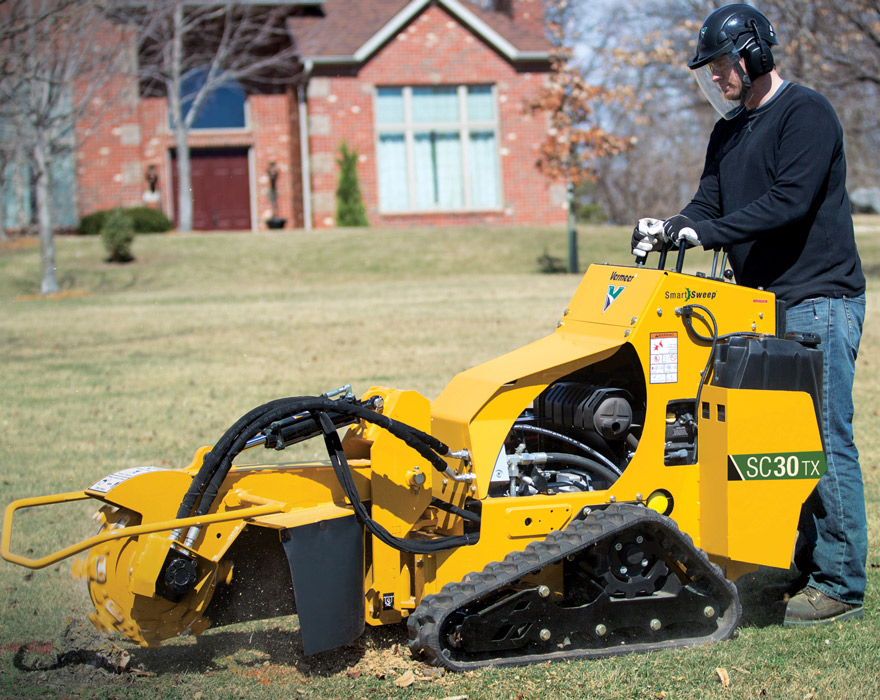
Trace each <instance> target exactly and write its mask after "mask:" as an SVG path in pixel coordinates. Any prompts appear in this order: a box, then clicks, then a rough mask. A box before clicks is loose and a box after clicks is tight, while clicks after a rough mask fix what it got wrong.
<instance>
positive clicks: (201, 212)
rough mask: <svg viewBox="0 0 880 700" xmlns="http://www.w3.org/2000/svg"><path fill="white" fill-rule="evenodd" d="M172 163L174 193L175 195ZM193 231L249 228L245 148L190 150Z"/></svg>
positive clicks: (249, 200)
mask: <svg viewBox="0 0 880 700" xmlns="http://www.w3.org/2000/svg"><path fill="white" fill-rule="evenodd" d="M172 159H173V160H175V163H174V167H173V168H172V172H173V173H174V178H175V183H174V191H175V192H177V183H176V179H177V167H176V159H175V154H174V153H172ZM190 163H191V166H192V194H193V228H194V229H195V230H196V231H211V230H223V229H250V228H251V195H250V177H249V173H248V152H247V149H246V148H216V149H215V148H211V149H207V148H205V149H201V148H198V149H193V150H191V151H190Z"/></svg>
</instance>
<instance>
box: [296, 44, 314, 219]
mask: <svg viewBox="0 0 880 700" xmlns="http://www.w3.org/2000/svg"><path fill="white" fill-rule="evenodd" d="M303 67H304V70H303V79H302V80H301V81H300V83H299V85H297V88H296V95H297V103H298V104H297V108H298V110H299V157H300V170H301V172H302V193H303V194H302V197H303V202H302V205H303V227H304V228H305V230H306V231H311V230H312V171H311V167H310V165H309V163H310V161H311V155H310V154H309V106H308V100H307V96H306V93H307V91H308V85H309V77H310V76H311V74H312V67H313V63H312V61H311V60H307V61H306V62H305V63H304V64H303Z"/></svg>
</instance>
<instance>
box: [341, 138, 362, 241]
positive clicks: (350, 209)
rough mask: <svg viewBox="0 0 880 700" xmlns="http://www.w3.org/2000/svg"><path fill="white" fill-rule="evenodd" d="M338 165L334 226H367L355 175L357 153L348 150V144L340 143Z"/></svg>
mask: <svg viewBox="0 0 880 700" xmlns="http://www.w3.org/2000/svg"><path fill="white" fill-rule="evenodd" d="M340 153H341V155H340V157H339V158H337V159H336V162H337V163H338V164H339V185H337V187H336V225H337V226H369V225H370V224H369V222H368V221H367V213H366V211H365V209H364V200H363V197H362V196H361V186H360V183H359V182H358V174H357V158H358V155H357V151H356V150H351V151H349V150H348V144H347V143H345V141H343V142H342V146H341V148H340Z"/></svg>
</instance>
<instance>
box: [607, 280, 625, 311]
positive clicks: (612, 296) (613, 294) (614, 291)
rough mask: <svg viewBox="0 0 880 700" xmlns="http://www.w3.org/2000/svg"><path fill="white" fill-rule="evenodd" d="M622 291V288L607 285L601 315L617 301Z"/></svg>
mask: <svg viewBox="0 0 880 700" xmlns="http://www.w3.org/2000/svg"><path fill="white" fill-rule="evenodd" d="M624 289H626V287H624V286H620V287H615V286H614V285H613V284H609V285H608V293H607V294H606V295H605V306H603V307H602V313H603V314H604V313H605V312H606V311H607V310H608V307H609V306H611V305H612V304H613V303H614V302H615V301H617V297H619V296H620V293H621V292H622V291H623V290H624Z"/></svg>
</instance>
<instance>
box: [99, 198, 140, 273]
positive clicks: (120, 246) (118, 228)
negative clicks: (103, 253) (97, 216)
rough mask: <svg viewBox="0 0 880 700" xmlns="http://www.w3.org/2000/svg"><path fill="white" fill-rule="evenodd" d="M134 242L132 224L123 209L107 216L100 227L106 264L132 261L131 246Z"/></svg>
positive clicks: (115, 210)
mask: <svg viewBox="0 0 880 700" xmlns="http://www.w3.org/2000/svg"><path fill="white" fill-rule="evenodd" d="M133 241H134V224H133V223H132V221H131V219H130V218H129V216H128V214H127V213H126V212H125V210H123V209H114V210H113V211H111V212H109V213H108V214H107V217H106V219H105V221H104V225H103V226H101V242H102V243H103V244H104V248H105V249H106V250H107V253H108V256H109V257H108V258H107V262H115V263H127V262H131V261H132V260H134V255H132V253H131V244H132V242H133Z"/></svg>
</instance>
